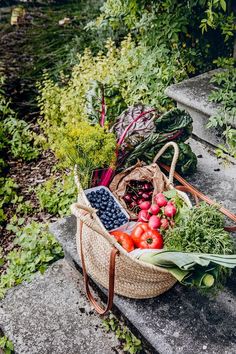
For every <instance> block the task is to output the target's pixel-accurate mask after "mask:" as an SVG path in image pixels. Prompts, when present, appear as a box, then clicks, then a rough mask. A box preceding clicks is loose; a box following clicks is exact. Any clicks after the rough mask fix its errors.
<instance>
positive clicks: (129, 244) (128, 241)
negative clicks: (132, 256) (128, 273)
mask: <svg viewBox="0 0 236 354" xmlns="http://www.w3.org/2000/svg"><path fill="white" fill-rule="evenodd" d="M110 234H111V235H113V236H115V238H116V240H117V242H118V243H119V244H120V245H121V246H122V247H123V248H124V249H125V250H126V251H127V252H131V251H133V250H134V242H133V240H132V238H131V237H130V236H129V235H128V234H126V233H125V232H122V231H112V232H110Z"/></svg>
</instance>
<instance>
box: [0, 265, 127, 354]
mask: <svg viewBox="0 0 236 354" xmlns="http://www.w3.org/2000/svg"><path fill="white" fill-rule="evenodd" d="M0 324H1V327H2V329H3V331H4V333H5V334H6V335H7V336H8V337H9V338H10V339H11V340H12V341H13V343H14V348H15V352H16V354H65V353H68V354H80V353H81V354H90V353H96V354H112V353H122V351H121V350H120V349H119V343H118V340H117V339H116V337H115V335H114V333H110V334H108V333H106V332H105V331H104V329H103V328H102V326H101V319H100V318H99V317H98V316H97V315H96V314H95V313H94V312H93V311H91V308H90V306H89V304H88V302H87V299H86V297H85V295H84V291H83V281H82V275H81V274H80V273H78V272H76V271H75V270H74V269H73V268H71V267H70V266H69V265H68V263H67V262H66V261H65V260H61V261H58V262H56V263H54V265H52V266H51V267H50V268H49V269H48V270H47V272H46V273H45V274H44V275H43V276H42V275H39V274H38V275H36V277H35V279H34V280H33V281H32V282H31V283H29V284H22V285H21V286H18V287H16V288H14V289H12V290H10V291H9V292H8V293H7V295H6V298H5V299H4V300H3V301H2V302H1V305H0Z"/></svg>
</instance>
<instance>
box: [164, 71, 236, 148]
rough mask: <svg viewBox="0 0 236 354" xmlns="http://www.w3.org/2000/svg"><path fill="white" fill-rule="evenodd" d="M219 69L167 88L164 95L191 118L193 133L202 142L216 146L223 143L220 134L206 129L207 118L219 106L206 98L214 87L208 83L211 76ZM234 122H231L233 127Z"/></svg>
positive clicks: (235, 123)
mask: <svg viewBox="0 0 236 354" xmlns="http://www.w3.org/2000/svg"><path fill="white" fill-rule="evenodd" d="M219 70H220V69H216V70H212V71H209V72H207V73H204V74H202V75H198V76H195V77H193V78H191V79H188V80H184V81H182V82H180V83H178V84H175V85H171V86H169V87H168V88H167V89H166V91H165V93H166V94H167V96H169V97H170V98H172V99H173V100H175V101H176V102H177V107H179V108H180V109H184V110H186V111H187V112H189V114H190V115H191V116H192V118H193V133H194V134H195V135H196V136H197V137H199V138H201V139H203V140H204V141H206V142H208V143H210V144H212V145H214V146H218V145H219V144H220V143H222V142H223V139H222V133H221V132H219V130H216V129H214V128H211V129H206V124H207V123H208V120H209V117H210V116H212V115H214V114H215V113H216V112H217V110H218V109H219V107H220V106H219V104H216V103H214V102H210V101H209V99H208V97H209V95H210V93H211V92H212V91H213V90H215V89H216V87H215V86H214V85H213V84H212V83H210V80H211V78H212V76H213V75H214V74H215V73H217V72H219ZM235 125H236V121H232V126H234V127H235Z"/></svg>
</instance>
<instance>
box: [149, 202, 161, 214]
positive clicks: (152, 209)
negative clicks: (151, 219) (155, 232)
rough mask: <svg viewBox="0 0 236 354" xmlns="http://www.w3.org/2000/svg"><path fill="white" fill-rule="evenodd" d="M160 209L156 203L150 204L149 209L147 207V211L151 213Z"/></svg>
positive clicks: (156, 212)
mask: <svg viewBox="0 0 236 354" xmlns="http://www.w3.org/2000/svg"><path fill="white" fill-rule="evenodd" d="M159 211H160V207H159V205H157V204H152V205H151V207H150V209H149V213H151V214H153V215H157V214H158V213H159Z"/></svg>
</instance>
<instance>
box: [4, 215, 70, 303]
mask: <svg viewBox="0 0 236 354" xmlns="http://www.w3.org/2000/svg"><path fill="white" fill-rule="evenodd" d="M8 230H13V231H14V232H15V233H16V238H15V240H14V243H15V245H16V246H18V247H17V248H15V249H14V250H13V251H11V252H10V253H9V254H8V255H7V256H6V259H7V261H8V262H9V265H8V268H7V271H6V273H5V274H3V275H2V276H1V280H0V297H3V296H4V294H5V292H6V290H7V289H9V288H11V287H13V286H15V285H18V284H21V283H22V282H23V281H30V280H31V279H32V277H33V274H34V273H35V272H37V271H40V272H41V273H43V272H44V271H45V270H46V268H47V267H48V265H50V264H51V263H53V262H54V261H56V260H58V259H60V258H61V257H63V252H62V248H61V246H60V245H59V244H58V242H57V241H56V239H55V238H54V237H53V236H52V235H51V234H50V233H49V231H48V227H47V225H44V224H39V223H36V222H34V221H33V222H31V224H28V225H26V226H25V227H23V228H22V229H21V228H19V227H17V226H15V225H11V224H10V225H8Z"/></svg>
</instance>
